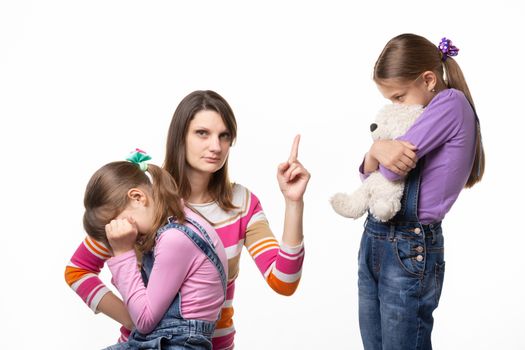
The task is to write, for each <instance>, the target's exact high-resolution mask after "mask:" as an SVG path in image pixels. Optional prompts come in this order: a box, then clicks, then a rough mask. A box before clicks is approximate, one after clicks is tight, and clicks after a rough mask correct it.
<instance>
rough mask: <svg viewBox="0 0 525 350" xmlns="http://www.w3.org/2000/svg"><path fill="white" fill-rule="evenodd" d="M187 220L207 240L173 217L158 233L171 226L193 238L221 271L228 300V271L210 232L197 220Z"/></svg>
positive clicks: (223, 287)
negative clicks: (216, 249) (225, 270)
mask: <svg viewBox="0 0 525 350" xmlns="http://www.w3.org/2000/svg"><path fill="white" fill-rule="evenodd" d="M187 221H188V222H190V223H191V224H193V225H195V227H197V229H198V230H199V231H200V232H201V233H202V235H203V236H204V237H206V240H204V239H202V238H201V237H200V236H199V235H198V234H197V233H196V232H195V231H193V230H192V229H191V228H189V227H188V226H186V225H182V224H179V223H178V222H175V221H174V220H173V219H172V218H170V219H169V222H170V223H169V224H167V225H165V226H163V227H161V228H160V229H159V230H158V231H157V235H159V234H161V233H162V232H164V231H166V230H167V229H170V228H176V229H178V230H179V231H181V232H183V233H184V234H186V236H187V237H188V238H189V239H191V241H192V242H193V243H194V244H195V245H196V246H197V247H198V248H199V249H200V250H201V251H202V252H203V253H204V255H206V257H207V258H208V260H210V262H211V263H212V264H213V265H214V266H215V268H216V269H217V271H218V272H219V275H220V277H221V282H222V289H223V292H224V300H226V283H227V282H226V273H225V272H224V266H222V263H221V260H220V259H219V256H218V255H217V252H216V251H215V247H214V245H213V243H212V242H211V239H210V237H209V235H208V233H207V232H206V230H204V228H203V227H202V226H201V225H199V224H198V223H197V222H195V220H192V219H190V218H187Z"/></svg>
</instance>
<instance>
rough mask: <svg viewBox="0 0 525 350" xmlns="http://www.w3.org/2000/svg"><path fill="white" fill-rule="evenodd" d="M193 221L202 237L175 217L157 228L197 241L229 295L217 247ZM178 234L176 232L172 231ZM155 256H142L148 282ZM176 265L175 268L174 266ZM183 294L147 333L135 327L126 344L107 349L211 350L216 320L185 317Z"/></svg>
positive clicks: (143, 275)
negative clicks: (183, 313) (170, 230)
mask: <svg viewBox="0 0 525 350" xmlns="http://www.w3.org/2000/svg"><path fill="white" fill-rule="evenodd" d="M186 220H187V221H189V222H190V223H191V224H193V225H194V226H195V227H197V229H198V230H199V231H200V232H201V233H202V235H203V236H204V237H205V240H204V239H202V238H201V237H200V236H199V235H198V234H197V233H195V232H194V231H193V230H192V229H190V228H189V227H187V226H185V225H181V224H179V223H177V222H175V221H174V220H173V219H172V218H170V219H169V220H168V222H169V223H168V224H167V225H165V226H163V227H161V228H160V229H159V230H158V231H157V237H159V236H160V235H161V234H162V233H163V232H164V231H166V230H168V229H171V228H175V229H177V230H178V231H180V232H182V233H184V234H186V236H187V237H188V238H189V239H191V240H192V241H193V243H195V245H196V246H197V247H199V249H200V250H201V251H202V252H203V253H204V254H205V255H206V256H207V257H208V259H209V260H210V261H211V262H212V264H213V265H214V266H215V267H216V268H217V270H218V271H219V274H220V276H221V280H222V285H223V289H224V295H225V296H226V274H225V273H224V267H223V265H222V263H221V261H220V259H219V256H218V255H217V253H216V251H215V247H214V246H213V243H212V241H211V239H210V237H209V235H208V233H207V232H206V231H205V230H204V228H203V227H202V226H201V225H199V223H197V222H196V221H195V220H192V219H191V218H186ZM173 233H174V234H176V233H175V232H173ZM154 262H155V257H154V254H153V252H149V253H147V254H145V255H144V257H143V259H142V270H141V273H142V280H143V281H144V284H145V285H147V284H148V281H149V276H150V274H151V270H152V268H153V263H154ZM175 268H176V267H175ZM180 309H181V297H180V291H179V292H178V293H177V295H176V296H175V299H173V302H172V303H171V305H170V307H169V308H168V310H167V311H166V313H165V314H164V316H163V317H162V319H161V320H160V322H159V323H158V324H157V326H156V327H155V329H154V330H153V331H151V332H150V333H148V334H141V333H139V332H138V331H137V330H133V332H131V335H130V336H129V340H128V342H127V343H120V344H116V345H113V346H110V347H108V348H106V350H128V349H156V350H157V349H158V350H161V349H162V350H178V349H194V350H209V349H212V345H211V337H212V334H213V331H214V330H215V322H208V321H203V320H186V319H184V318H183V317H182V315H181V311H180Z"/></svg>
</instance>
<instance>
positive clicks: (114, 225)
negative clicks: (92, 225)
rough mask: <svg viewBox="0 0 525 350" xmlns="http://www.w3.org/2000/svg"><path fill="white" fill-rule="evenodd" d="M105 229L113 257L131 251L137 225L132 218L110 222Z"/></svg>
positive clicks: (136, 233) (135, 238) (135, 237)
mask: <svg viewBox="0 0 525 350" xmlns="http://www.w3.org/2000/svg"><path fill="white" fill-rule="evenodd" d="M105 228H106V236H107V238H108V241H109V245H110V246H111V249H112V250H113V256H118V255H121V254H123V253H126V252H129V251H130V250H133V247H134V245H135V241H136V240H137V235H138V228H137V223H136V222H135V220H133V218H124V219H115V220H111V222H110V223H109V224H107V225H106V227H105Z"/></svg>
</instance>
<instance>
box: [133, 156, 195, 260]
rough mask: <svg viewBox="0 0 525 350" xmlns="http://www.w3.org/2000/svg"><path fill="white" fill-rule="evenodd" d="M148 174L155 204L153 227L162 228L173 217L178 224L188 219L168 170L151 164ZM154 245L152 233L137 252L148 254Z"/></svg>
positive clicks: (140, 244)
mask: <svg viewBox="0 0 525 350" xmlns="http://www.w3.org/2000/svg"><path fill="white" fill-rule="evenodd" d="M147 172H148V173H149V174H150V175H151V183H152V185H151V189H152V197H153V199H154V203H155V207H154V208H153V212H154V213H155V218H154V221H153V227H156V228H157V229H158V228H160V227H162V226H163V225H165V224H166V223H167V221H168V218H169V217H173V219H175V220H176V221H178V222H181V223H182V222H184V220H185V218H186V217H185V215H184V209H183V205H182V199H181V197H180V195H179V193H178V186H177V184H176V183H175V180H174V179H173V177H172V176H171V175H170V174H169V173H168V172H167V171H166V170H164V169H162V168H160V167H158V166H156V165H154V164H151V163H150V164H148V170H147ZM154 245H155V232H151V234H149V235H148V236H147V237H146V239H144V241H143V242H140V243H138V246H137V250H138V252H140V253H144V252H148V251H150V250H151V249H152V248H153V246H154Z"/></svg>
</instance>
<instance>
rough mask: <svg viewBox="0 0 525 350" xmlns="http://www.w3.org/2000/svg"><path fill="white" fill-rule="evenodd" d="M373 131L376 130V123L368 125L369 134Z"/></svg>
mask: <svg viewBox="0 0 525 350" xmlns="http://www.w3.org/2000/svg"><path fill="white" fill-rule="evenodd" d="M375 129H377V124H376V123H372V124H370V132H374V130H375Z"/></svg>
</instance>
